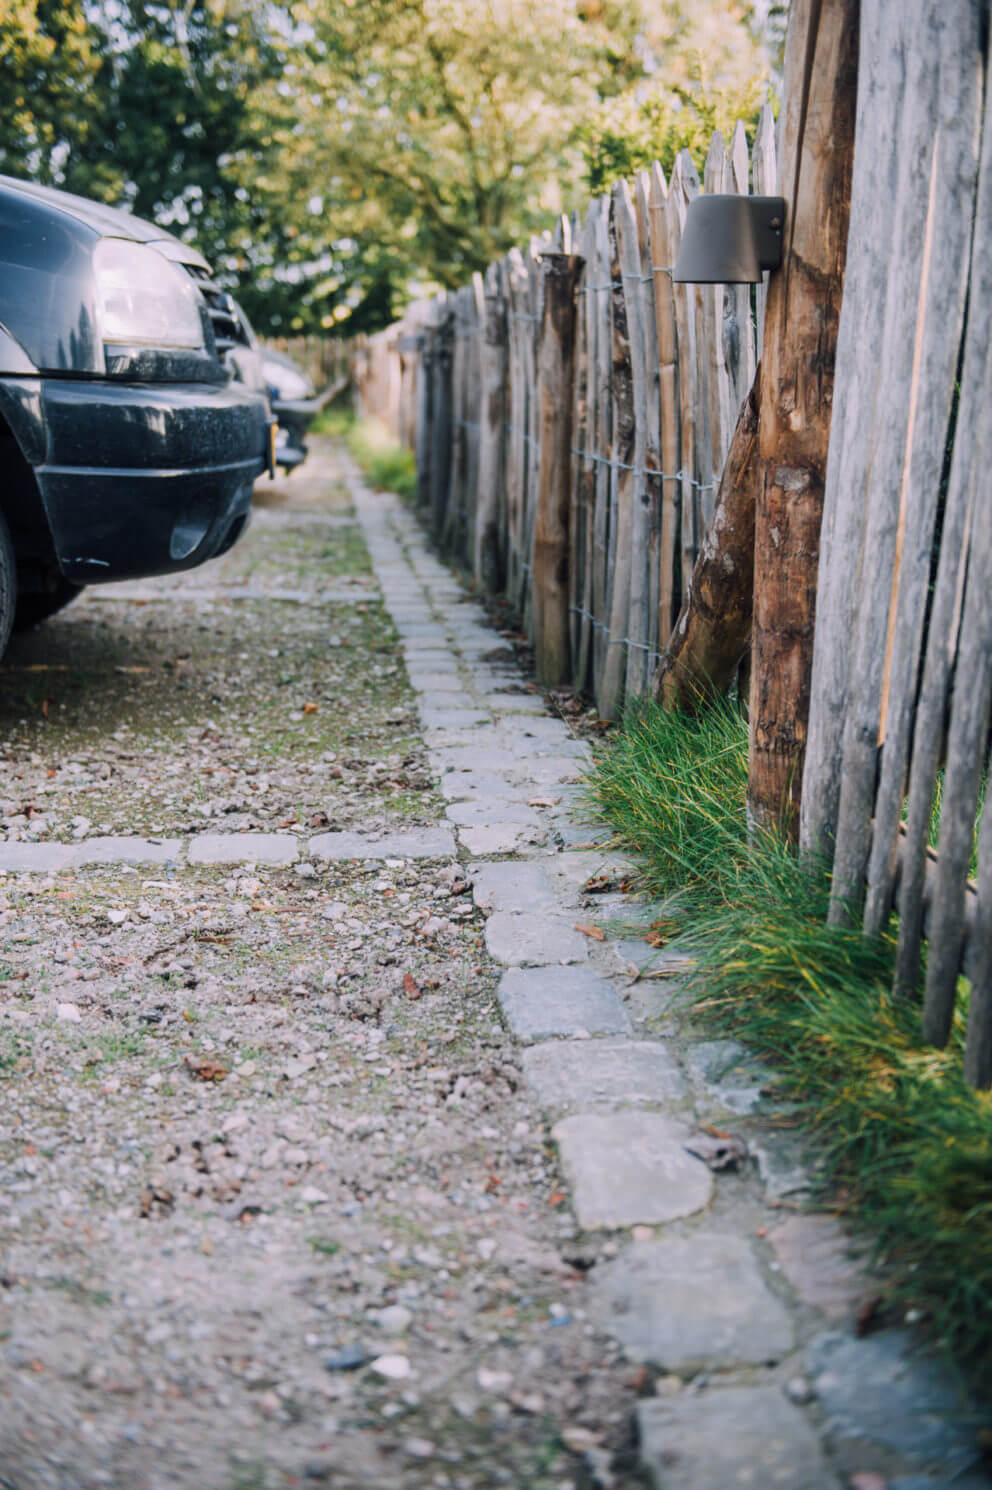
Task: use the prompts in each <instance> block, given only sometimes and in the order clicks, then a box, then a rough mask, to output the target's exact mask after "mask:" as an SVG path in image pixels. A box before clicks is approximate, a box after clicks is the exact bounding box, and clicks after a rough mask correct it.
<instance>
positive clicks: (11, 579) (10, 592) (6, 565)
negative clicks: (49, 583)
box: [0, 512, 17, 657]
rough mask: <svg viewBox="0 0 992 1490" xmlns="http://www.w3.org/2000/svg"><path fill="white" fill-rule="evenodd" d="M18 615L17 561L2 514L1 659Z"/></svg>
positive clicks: (0, 555) (0, 556)
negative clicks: (15, 617)
mask: <svg viewBox="0 0 992 1490" xmlns="http://www.w3.org/2000/svg"><path fill="white" fill-rule="evenodd" d="M16 614H17V560H16V559H15V557H14V545H13V543H12V542H11V541H10V529H9V528H8V527H7V519H6V518H5V517H4V515H3V513H2V512H0V657H2V656H3V654H4V652H6V650H7V643H8V642H9V641H10V633H11V631H12V629H13V626H14V616H15V615H16Z"/></svg>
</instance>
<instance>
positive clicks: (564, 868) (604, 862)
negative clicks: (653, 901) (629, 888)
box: [554, 849, 637, 910]
mask: <svg viewBox="0 0 992 1490" xmlns="http://www.w3.org/2000/svg"><path fill="white" fill-rule="evenodd" d="M554 869H555V874H556V875H559V876H560V877H561V878H562V879H564V880H567V881H568V883H569V884H570V885H578V886H580V887H581V886H582V885H584V884H585V883H586V881H587V880H588V879H591V878H592V876H593V875H595V874H603V873H604V872H609V873H611V874H612V875H615V876H617V878H621V877H623V876H626V875H628V874H630V873H631V872H632V870H631V862H630V855H629V854H618V853H614V852H612V851H610V850H603V849H566V851H565V852H564V853H561V854H559V855H558V856H557V858H556V859H555V865H554ZM632 909H634V910H636V909H637V905H636V902H635V905H634V907H633V908H632Z"/></svg>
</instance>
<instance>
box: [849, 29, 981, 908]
mask: <svg viewBox="0 0 992 1490" xmlns="http://www.w3.org/2000/svg"><path fill="white" fill-rule="evenodd" d="M938 66H939V77H938V78H937V80H936V85H935V91H936V101H935V110H934V118H935V120H936V135H935V145H934V150H933V155H932V160H931V162H930V180H929V182H928V184H927V202H926V207H925V228H924V230H923V238H922V243H921V245H920V252H919V263H920V266H921V272H920V320H919V329H918V334H917V343H916V347H915V348H914V371H915V373H916V377H915V381H914V382H913V384H912V387H911V389H910V390H909V393H908V395H907V400H906V403H907V408H908V409H909V418H908V431H907V433H908V439H907V441H906V445H905V450H904V452H903V464H902V468H901V479H900V491H899V496H898V517H897V519H896V526H895V533H894V535H893V536H892V537H890V539H889V542H888V543H887V545H886V547H887V549H888V550H890V551H891V552H890V554H889V558H890V563H889V575H890V576H891V579H890V580H889V583H890V589H891V600H890V602H889V606H888V617H887V630H886V643H885V649H884V666H883V671H882V675H881V680H880V690H881V698H880V702H878V703H877V716H876V733H877V740H878V743H879V745H880V746H882V762H881V764H882V769H881V776H880V780H879V785H878V791H877V793H876V795H875V799H874V827H873V830H872V842H871V851H870V856H869V862H868V891H867V897H866V901H865V930H866V931H867V932H868V933H869V934H875V933H877V932H879V931H881V930H882V928H883V926H884V925H885V923H886V921H887V919H888V915H889V911H890V909H891V906H892V901H893V895H894V883H895V873H896V863H895V859H896V845H897V839H898V836H899V829H900V820H901V817H902V807H903V800H904V794H905V785H906V776H907V769H908V758H909V751H910V741H911V737H912V730H913V718H914V714H915V710H916V696H917V690H918V683H919V672H920V666H921V647H922V641H923V626H924V618H925V616H926V611H927V591H928V588H929V583H930V569H931V562H932V549H933V541H934V532H935V525H936V519H937V509H938V501H939V496H940V483H941V476H942V470H943V464H944V459H945V452H946V445H947V438H948V428H949V423H950V417H951V405H952V398H953V392H954V380H955V375H956V371H957V361H958V354H959V349H960V342H961V334H962V328H963V321H964V308H965V296H966V291H967V281H968V268H969V259H970V248H971V224H972V220H973V215H974V193H975V186H976V179H977V171H978V159H977V155H978V126H979V122H980V118H981V107H982V48H981V37H980V28H979V18H978V13H977V8H976V7H975V5H974V4H973V3H972V0H952V4H950V5H948V6H942V31H941V40H940V45H939V48H938V53H937V56H935V57H934V67H935V70H936V69H937V68H938ZM910 93H911V94H912V93H913V90H912V88H911V90H910ZM919 103H920V100H919V97H918V96H917V97H916V99H915V103H914V105H913V106H914V107H917V108H918V107H919ZM924 153H925V152H924ZM901 215H902V212H901V207H900V210H899V216H901ZM911 236H912V230H911V231H910V233H909V234H908V235H907V237H911ZM938 242H939V254H938V253H937V252H936V245H937V244H938ZM906 245H907V238H904V237H902V236H901V233H900V231H899V228H898V226H897V231H896V236H895V239H894V245H893V247H894V250H895V251H898V252H899V253H900V254H905V252H906ZM889 283H890V293H891V285H892V280H891V278H890V282H889ZM884 376H885V374H884V372H883V373H882V377H883V379H884ZM888 393H889V390H888V389H885V390H884V392H883V397H884V396H887V395H888ZM880 435H882V439H883V441H884V430H880ZM887 458H888V455H887V452H886V449H885V445H884V443H883V444H882V446H881V449H880V451H879V454H878V455H876V456H875V457H874V460H873V470H879V469H880V468H881V471H882V472H883V473H885V462H886V460H887ZM882 479H883V482H884V481H885V479H886V476H885V474H883V477H882ZM873 484H874V483H873ZM873 500H874V496H873ZM870 542H871V540H870V539H869V543H870ZM887 578H888V577H887V576H886V579H887ZM869 583H870V581H869ZM877 641H878V637H877V635H876V636H875V637H873V638H872V642H873V644H874V646H875V648H876V651H877V650H878V648H877ZM875 666H876V668H877V666H878V663H877V661H876V663H875ZM859 702H860V707H861V708H862V709H864V707H865V704H864V699H863V697H862V698H861V699H860V701H859ZM873 712H874V710H873ZM872 771H873V774H874V764H872ZM845 774H846V767H845ZM872 784H873V783H872ZM841 806H842V808H843V791H842V793H841ZM838 831H839V830H838ZM838 853H839V845H838Z"/></svg>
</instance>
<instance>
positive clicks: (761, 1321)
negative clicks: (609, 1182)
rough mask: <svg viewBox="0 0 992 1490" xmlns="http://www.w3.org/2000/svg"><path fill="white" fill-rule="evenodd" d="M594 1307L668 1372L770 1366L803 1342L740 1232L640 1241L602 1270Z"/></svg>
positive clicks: (608, 1325)
mask: <svg viewBox="0 0 992 1490" xmlns="http://www.w3.org/2000/svg"><path fill="white" fill-rule="evenodd" d="M589 1309H590V1313H591V1315H592V1317H593V1318H594V1319H596V1320H597V1321H598V1322H599V1323H600V1324H601V1325H602V1326H603V1327H604V1328H605V1329H608V1330H609V1331H610V1333H611V1334H613V1335H615V1336H616V1337H617V1339H618V1340H619V1341H620V1342H621V1344H622V1345H623V1347H624V1349H625V1350H626V1351H627V1353H628V1355H629V1356H630V1357H631V1358H632V1359H633V1360H637V1361H644V1362H647V1363H649V1364H651V1365H653V1366H659V1367H661V1368H662V1369H663V1370H665V1371H675V1372H679V1373H685V1372H693V1371H700V1370H708V1369H715V1370H725V1369H726V1368H728V1367H730V1366H749V1365H755V1366H758V1365H766V1364H769V1363H771V1362H774V1361H779V1360H781V1359H782V1357H783V1356H785V1355H788V1353H789V1352H790V1351H791V1350H792V1349H793V1347H794V1345H795V1330H794V1329H793V1325H792V1321H791V1319H790V1318H789V1313H788V1311H787V1309H786V1308H785V1306H784V1304H782V1303H781V1302H780V1300H779V1299H777V1298H776V1297H775V1295H774V1294H773V1293H772V1292H771V1290H770V1289H769V1288H768V1285H767V1284H766V1283H765V1281H764V1279H763V1278H762V1276H761V1272H760V1269H759V1267H758V1264H757V1261H756V1259H755V1255H754V1251H753V1248H752V1247H751V1245H750V1243H749V1242H747V1241H745V1240H744V1239H743V1238H742V1237H737V1236H716V1235H707V1234H700V1233H699V1232H696V1233H694V1234H693V1235H692V1236H691V1237H666V1238H664V1239H662V1240H660V1241H654V1242H639V1243H637V1245H636V1246H633V1247H629V1248H628V1249H627V1250H626V1252H624V1253H622V1254H621V1256H620V1257H618V1258H617V1259H616V1260H615V1261H614V1262H609V1263H606V1264H605V1265H604V1266H602V1267H598V1268H596V1269H595V1273H594V1276H593V1278H592V1281H591V1284H590V1296H589Z"/></svg>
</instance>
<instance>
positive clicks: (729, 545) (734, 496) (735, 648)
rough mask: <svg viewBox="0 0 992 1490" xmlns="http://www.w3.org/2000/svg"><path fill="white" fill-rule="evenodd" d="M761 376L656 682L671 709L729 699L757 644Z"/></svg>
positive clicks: (656, 692)
mask: <svg viewBox="0 0 992 1490" xmlns="http://www.w3.org/2000/svg"><path fill="white" fill-rule="evenodd" d="M760 387H761V369H760V367H759V368H758V371H757V373H756V374H755V379H754V384H753V385H752V388H751V391H750V392H749V393H748V396H747V398H746V399H745V400H744V403H743V405H742V407H741V412H740V414H739V416H738V419H737V427H736V429H735V430H734V434H733V438H732V440H731V442H730V451H729V453H728V455H727V460H726V464H725V465H724V468H723V476H722V477H721V479H720V489H719V491H718V492H717V498H716V507H715V509H714V512H713V518H712V520H711V522H710V525H709V527H708V528H707V530H706V537H705V538H704V540H703V546H702V548H701V550H700V553H699V558H698V559H697V560H696V565H695V568H694V569H693V571H692V583H691V585H690V588H689V594H688V596H687V597H686V600H685V601H684V602H683V605H682V610H681V612H680V613H679V618H678V621H677V622H676V623H675V630H674V631H673V632H672V637H671V641H670V642H669V644H668V647H667V649H666V651H665V655H664V657H663V658H662V660H661V662H659V664H658V668H657V671H656V672H655V675H654V696H655V698H656V699H658V700H659V701H660V702H661V703H662V704H664V706H665V708H666V709H685V710H693V709H695V708H698V706H699V705H700V704H701V703H702V702H704V701H705V700H706V699H707V698H711V697H713V695H715V694H718V693H725V692H726V691H727V689H728V688H729V687H730V685H731V683H732V682H733V680H734V674H735V673H736V671H737V668H738V666H739V665H740V661H741V658H742V657H743V655H744V653H745V651H746V650H747V644H748V642H749V641H750V638H751V609H752V601H753V585H754V510H755V496H756V486H757V478H758V401H759V397H760Z"/></svg>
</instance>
